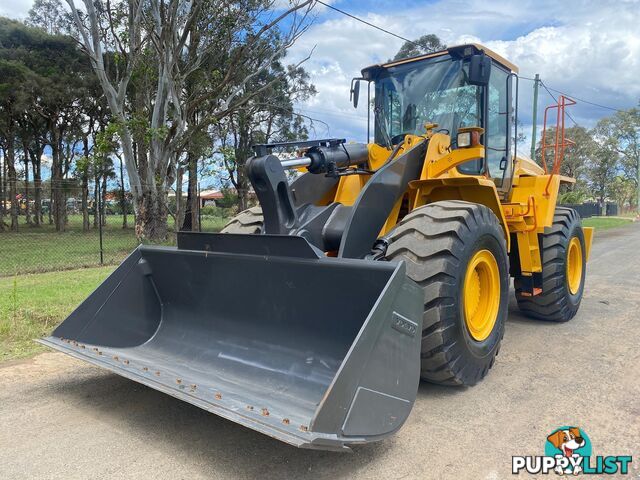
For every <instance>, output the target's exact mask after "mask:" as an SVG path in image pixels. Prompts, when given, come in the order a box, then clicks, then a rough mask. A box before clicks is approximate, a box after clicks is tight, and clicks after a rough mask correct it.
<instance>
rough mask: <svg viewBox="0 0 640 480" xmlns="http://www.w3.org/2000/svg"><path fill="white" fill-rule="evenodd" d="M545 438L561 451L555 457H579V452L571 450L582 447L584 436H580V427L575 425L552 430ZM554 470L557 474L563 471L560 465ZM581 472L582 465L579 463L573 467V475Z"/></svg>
mask: <svg viewBox="0 0 640 480" xmlns="http://www.w3.org/2000/svg"><path fill="white" fill-rule="evenodd" d="M547 440H549V441H550V442H551V444H552V445H553V446H554V447H556V448H557V449H558V450H560V451H561V452H562V455H556V457H560V456H563V457H567V458H572V457H573V458H577V457H580V455H579V454H577V453H573V452H574V451H575V450H577V449H579V448H581V447H584V445H585V441H584V438H582V436H581V434H580V429H579V428H576V427H570V428H568V429H564V430H558V431H557V432H553V433H552V434H551V435H549V436H548V437H547ZM555 471H556V473H558V474H562V473H563V470H562V467H560V466H558V467H556V469H555ZM581 472H582V467H581V466H579V465H578V466H576V467H575V468H574V469H573V474H574V475H578V474H579V473H581Z"/></svg>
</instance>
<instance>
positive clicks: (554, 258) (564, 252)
mask: <svg viewBox="0 0 640 480" xmlns="http://www.w3.org/2000/svg"><path fill="white" fill-rule="evenodd" d="M538 238H539V239H540V244H541V248H542V250H541V255H542V293H541V294H539V295H536V296H533V297H530V296H524V295H523V294H522V288H521V281H520V277H519V276H517V275H516V277H515V279H514V287H515V290H516V299H517V300H518V307H520V311H521V312H522V313H523V314H524V315H526V316H528V317H531V318H536V319H539V320H548V321H553V322H566V321H568V320H571V319H572V318H573V317H574V316H575V314H576V312H577V311H578V308H579V307H580V301H581V300H582V293H583V291H584V279H585V273H586V255H585V244H584V233H583V231H582V222H581V221H580V216H579V215H578V213H577V212H576V211H575V210H573V209H572V208H565V207H556V211H555V215H554V217H553V225H552V226H551V228H549V230H548V231H547V232H545V233H544V234H542V235H539V236H538ZM573 238H576V239H577V241H578V242H580V249H581V253H582V254H581V262H582V276H581V278H580V286H579V288H578V289H577V291H576V292H575V293H572V292H571V290H570V287H569V282H568V275H567V261H568V260H567V259H568V252H569V244H570V242H571V240H572V239H573Z"/></svg>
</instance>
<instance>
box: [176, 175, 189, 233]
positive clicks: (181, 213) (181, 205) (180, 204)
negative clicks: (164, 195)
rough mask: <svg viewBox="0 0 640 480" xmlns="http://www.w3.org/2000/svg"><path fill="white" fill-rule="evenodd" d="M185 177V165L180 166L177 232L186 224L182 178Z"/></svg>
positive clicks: (177, 181)
mask: <svg viewBox="0 0 640 480" xmlns="http://www.w3.org/2000/svg"><path fill="white" fill-rule="evenodd" d="M183 177H184V167H178V171H177V172H176V221H175V225H174V230H175V232H176V233H178V232H179V231H180V228H181V227H182V225H183V224H184V216H185V210H186V208H185V201H184V199H183V198H182V179H183Z"/></svg>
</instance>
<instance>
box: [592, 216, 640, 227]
mask: <svg viewBox="0 0 640 480" xmlns="http://www.w3.org/2000/svg"><path fill="white" fill-rule="evenodd" d="M632 223H633V220H632V219H631V218H621V217H590V218H585V219H584V220H582V225H583V226H584V227H595V228H596V229H598V230H607V229H608V228H615V227H623V226H625V225H631V224H632Z"/></svg>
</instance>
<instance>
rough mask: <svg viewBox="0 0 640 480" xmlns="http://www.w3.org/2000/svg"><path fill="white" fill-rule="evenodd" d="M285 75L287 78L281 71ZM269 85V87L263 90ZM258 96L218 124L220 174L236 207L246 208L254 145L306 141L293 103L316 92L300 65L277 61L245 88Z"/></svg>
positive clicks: (301, 120) (300, 120) (301, 122)
mask: <svg viewBox="0 0 640 480" xmlns="http://www.w3.org/2000/svg"><path fill="white" fill-rule="evenodd" d="M285 71H286V72H287V74H286V75H284V74H283V72H285ZM265 85H268V88H263V87H264V86H265ZM244 88H246V89H247V90H248V91H255V90H260V91H261V93H260V95H257V96H255V97H254V98H253V99H252V100H250V101H249V102H247V103H246V104H245V105H243V106H242V107H240V108H239V109H238V110H237V111H236V112H234V113H233V114H231V115H229V116H228V117H227V118H226V119H225V121H224V122H221V123H220V124H219V128H218V131H217V135H218V136H219V137H220V146H221V149H220V155H218V157H219V159H220V160H221V161H220V163H221V167H223V168H222V172H224V173H226V175H224V176H223V178H224V177H226V178H227V179H228V181H229V183H230V184H231V186H233V188H234V189H235V190H236V192H237V195H238V203H239V208H240V209H241V210H244V209H246V208H248V193H249V186H250V185H249V179H248V177H247V175H246V171H245V166H246V163H247V160H248V159H249V158H251V157H252V156H253V151H252V149H251V147H252V145H254V144H256V143H269V142H278V141H290V140H295V139H306V138H307V133H308V132H307V129H306V125H305V123H304V121H303V119H302V118H301V117H300V116H298V115H296V114H295V113H294V111H293V105H294V103H295V102H299V101H304V100H307V99H308V98H309V97H310V96H312V95H315V93H316V89H315V87H314V86H313V85H312V84H311V83H310V81H309V75H308V74H307V72H306V71H305V70H304V68H302V67H300V66H289V67H284V66H283V65H282V64H281V63H280V61H275V62H273V63H272V65H271V67H270V68H269V69H267V70H265V71H264V72H262V73H261V74H260V75H258V76H256V77H254V79H252V80H251V81H250V82H248V83H247V84H246V85H245V87H244Z"/></svg>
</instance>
